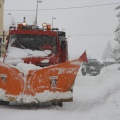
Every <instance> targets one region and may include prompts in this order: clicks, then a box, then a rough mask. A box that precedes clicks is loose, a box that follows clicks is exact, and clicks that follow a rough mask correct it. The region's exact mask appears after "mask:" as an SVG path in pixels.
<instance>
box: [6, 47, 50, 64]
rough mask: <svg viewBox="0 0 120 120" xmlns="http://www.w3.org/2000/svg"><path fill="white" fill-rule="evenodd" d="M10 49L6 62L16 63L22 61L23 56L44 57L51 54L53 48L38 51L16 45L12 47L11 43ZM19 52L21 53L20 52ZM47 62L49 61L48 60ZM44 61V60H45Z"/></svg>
mask: <svg viewBox="0 0 120 120" xmlns="http://www.w3.org/2000/svg"><path fill="white" fill-rule="evenodd" d="M8 51H9V52H6V55H7V57H6V58H5V60H4V62H5V63H8V64H13V65H16V64H17V63H19V62H22V60H21V58H27V57H28V58H29V57H40V56H41V57H44V56H48V55H49V54H51V50H44V51H37V50H34V51H33V50H30V49H20V48H16V47H11V46H10V45H9V47H8ZM18 53H19V54H18ZM45 62H49V61H48V60H46V61H45ZM43 63H44V61H43Z"/></svg>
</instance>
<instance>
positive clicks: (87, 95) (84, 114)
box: [0, 64, 120, 120]
mask: <svg viewBox="0 0 120 120" xmlns="http://www.w3.org/2000/svg"><path fill="white" fill-rule="evenodd" d="M119 68H120V64H115V65H111V66H108V67H105V68H103V69H102V70H101V73H100V75H97V76H89V75H86V76H82V75H81V72H80V71H79V73H78V75H77V78H76V81H75V86H74V101H73V102H69V103H64V104H63V107H62V108H60V107H57V106H48V107H41V106H39V107H34V106H32V107H25V106H24V107H21V106H0V115H1V116H0V119H1V120H3V119H4V120H16V119H17V120H26V119H28V120H33V119H35V120H50V119H52V120H56V119H57V120H61V119H65V120H66V119H67V120H120V69H119Z"/></svg>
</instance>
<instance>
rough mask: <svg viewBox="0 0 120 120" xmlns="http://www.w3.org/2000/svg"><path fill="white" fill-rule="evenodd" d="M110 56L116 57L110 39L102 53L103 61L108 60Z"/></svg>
mask: <svg viewBox="0 0 120 120" xmlns="http://www.w3.org/2000/svg"><path fill="white" fill-rule="evenodd" d="M108 58H111V59H114V55H113V49H112V46H111V43H110V41H108V43H107V45H106V48H105V50H104V51H103V55H102V59H103V61H105V60H107V59H108Z"/></svg>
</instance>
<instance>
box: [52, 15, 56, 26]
mask: <svg viewBox="0 0 120 120" xmlns="http://www.w3.org/2000/svg"><path fill="white" fill-rule="evenodd" d="M53 19H56V18H54V17H52V28H53Z"/></svg>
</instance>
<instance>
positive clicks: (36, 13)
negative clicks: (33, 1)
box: [35, 1, 42, 26]
mask: <svg viewBox="0 0 120 120" xmlns="http://www.w3.org/2000/svg"><path fill="white" fill-rule="evenodd" d="M38 3H42V1H37V6H36V18H35V25H36V26H37V14H38Z"/></svg>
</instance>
